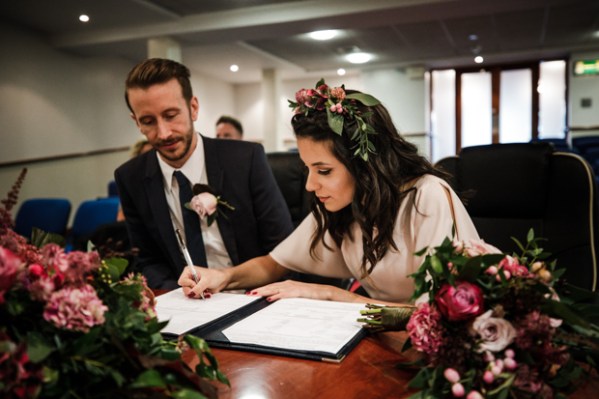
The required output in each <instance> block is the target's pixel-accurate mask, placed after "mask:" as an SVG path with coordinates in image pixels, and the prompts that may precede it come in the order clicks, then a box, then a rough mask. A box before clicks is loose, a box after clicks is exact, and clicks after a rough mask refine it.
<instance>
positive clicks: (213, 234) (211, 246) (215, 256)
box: [156, 134, 232, 269]
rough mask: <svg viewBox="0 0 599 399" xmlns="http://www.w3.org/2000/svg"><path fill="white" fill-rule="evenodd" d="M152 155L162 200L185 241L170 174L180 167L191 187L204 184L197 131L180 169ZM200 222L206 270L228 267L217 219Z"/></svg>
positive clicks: (201, 152)
mask: <svg viewBox="0 0 599 399" xmlns="http://www.w3.org/2000/svg"><path fill="white" fill-rule="evenodd" d="M156 156H157V157H158V165H160V170H161V171H162V177H163V179H164V195H165V196H166V202H167V203H168V207H169V210H170V215H171V221H172V222H173V229H180V231H181V233H182V234H183V239H185V240H186V238H185V229H184V228H183V226H184V224H183V214H182V212H181V203H180V202H179V185H178V184H177V180H176V179H175V178H174V176H173V173H174V172H175V170H180V171H181V172H182V173H183V174H184V175H185V177H187V179H188V180H189V181H190V183H191V186H192V187H193V185H194V184H197V183H201V184H208V178H207V176H206V161H205V158H204V142H203V141H202V136H200V135H199V134H198V140H197V145H196V148H195V150H194V151H193V153H192V154H191V157H189V159H188V160H187V162H185V165H183V166H182V167H181V168H180V169H175V168H173V167H172V166H170V165H169V164H167V163H166V162H164V161H163V160H162V158H160V156H159V155H158V153H156ZM198 217H199V216H198ZM200 225H201V227H202V239H203V240H204V248H205V250H206V260H207V262H208V267H209V268H210V269H221V268H225V267H230V266H232V262H231V258H230V257H229V253H228V252H227V249H226V247H225V243H224V241H223V238H222V236H221V234H220V231H219V229H218V218H216V219H215V221H214V223H212V224H211V225H210V226H208V223H207V221H206V218H202V219H200ZM197 266H205V265H197Z"/></svg>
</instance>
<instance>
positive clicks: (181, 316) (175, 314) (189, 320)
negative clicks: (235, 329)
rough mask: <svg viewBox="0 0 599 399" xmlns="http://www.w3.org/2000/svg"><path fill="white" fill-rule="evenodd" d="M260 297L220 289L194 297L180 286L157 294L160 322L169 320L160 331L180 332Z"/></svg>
mask: <svg viewBox="0 0 599 399" xmlns="http://www.w3.org/2000/svg"><path fill="white" fill-rule="evenodd" d="M258 299H259V298H256V297H251V296H248V295H243V294H241V295H240V294H230V293H226V292H219V293H216V294H212V296H211V297H210V298H207V299H193V298H189V297H187V296H185V294H183V289H182V288H179V289H176V290H173V291H169V292H168V293H166V294H164V295H160V296H158V297H156V301H157V303H156V314H157V316H158V320H159V321H165V320H168V321H169V323H168V324H167V325H166V327H164V328H163V329H162V332H163V333H171V334H177V335H179V334H183V333H185V332H187V331H189V330H191V329H193V328H196V327H199V326H201V325H204V324H206V323H209V322H211V321H213V320H216V319H218V318H219V317H221V316H224V315H226V314H228V313H230V312H233V311H235V310H237V309H239V308H241V307H243V306H245V305H247V304H248V303H250V302H253V301H256V300H258Z"/></svg>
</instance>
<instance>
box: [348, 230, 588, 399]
mask: <svg viewBox="0 0 599 399" xmlns="http://www.w3.org/2000/svg"><path fill="white" fill-rule="evenodd" d="M515 241H516V243H517V245H518V246H519V248H520V249H521V251H522V254H521V255H519V256H516V255H506V254H503V253H501V252H500V251H499V250H498V249H497V248H495V247H493V246H491V245H489V244H486V243H484V241H468V242H452V241H451V240H450V239H446V240H445V241H444V242H443V243H442V244H441V245H440V246H439V247H436V248H434V251H432V253H429V254H428V255H427V256H426V258H425V261H424V262H423V264H422V266H421V267H420V269H419V270H418V271H417V272H416V273H415V274H413V275H412V277H413V278H414V280H415V286H416V289H415V292H414V296H413V299H415V300H416V305H415V306H406V307H385V306H376V305H368V308H369V309H367V310H365V311H362V314H363V315H364V316H365V318H362V319H360V321H362V322H364V323H366V324H365V325H366V327H368V328H371V329H374V330H375V331H377V330H378V331H381V330H391V329H401V330H403V329H405V330H407V333H408V336H409V339H408V340H407V342H406V348H410V347H411V348H413V349H415V350H416V351H417V352H420V353H421V354H422V355H423V356H422V357H421V358H420V359H419V360H418V361H416V362H415V363H412V364H409V365H408V364H406V366H410V367H413V366H419V367H420V371H419V372H418V374H417V375H416V376H415V377H414V379H413V380H412V381H411V382H410V387H412V388H415V389H416V390H418V392H417V393H416V394H414V395H413V396H412V398H446V397H465V398H467V399H479V398H565V396H564V395H565V394H567V393H569V392H571V391H573V390H574V389H575V388H576V386H577V383H579V382H580V381H581V380H582V379H583V378H584V376H585V375H586V374H588V373H591V372H593V368H596V367H597V365H598V364H599V323H597V320H598V317H599V307H598V306H597V298H596V296H595V294H594V293H591V292H589V291H586V290H583V289H579V288H576V287H573V286H570V285H568V284H566V283H565V282H563V281H560V280H559V276H560V275H561V274H562V273H563V271H557V270H555V262H549V263H548V262H547V261H546V260H547V259H548V256H549V254H548V253H546V252H544V251H543V249H542V248H541V247H540V246H539V239H538V238H535V237H534V233H533V232H532V231H530V232H529V234H528V237H527V242H526V244H524V245H522V243H520V242H519V241H517V240H515ZM425 251H427V249H425V250H423V251H421V252H420V253H419V255H423V254H424V253H425Z"/></svg>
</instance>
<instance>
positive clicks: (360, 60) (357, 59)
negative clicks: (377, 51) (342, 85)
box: [345, 52, 372, 64]
mask: <svg viewBox="0 0 599 399" xmlns="http://www.w3.org/2000/svg"><path fill="white" fill-rule="evenodd" d="M345 59H346V60H348V61H349V62H351V63H352V64H364V63H367V62H368V61H370V60H371V59H372V54H368V53H362V52H357V53H349V54H347V55H346V56H345Z"/></svg>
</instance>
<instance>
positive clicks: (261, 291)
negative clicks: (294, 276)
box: [248, 280, 334, 302]
mask: <svg viewBox="0 0 599 399" xmlns="http://www.w3.org/2000/svg"><path fill="white" fill-rule="evenodd" d="M331 288H334V287H331V286H328V285H322V284H310V283H302V282H299V281H294V280H285V281H281V282H277V283H272V284H268V285H265V286H263V287H260V288H255V289H253V290H250V291H249V292H248V295H253V296H263V297H265V298H266V300H267V301H269V302H273V301H276V300H279V299H282V298H311V299H324V300H326V299H329V294H330V289H331Z"/></svg>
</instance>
